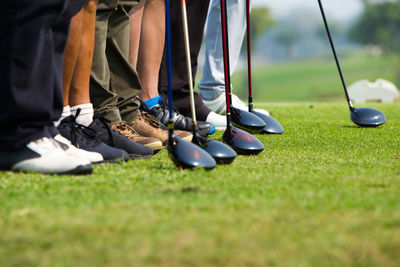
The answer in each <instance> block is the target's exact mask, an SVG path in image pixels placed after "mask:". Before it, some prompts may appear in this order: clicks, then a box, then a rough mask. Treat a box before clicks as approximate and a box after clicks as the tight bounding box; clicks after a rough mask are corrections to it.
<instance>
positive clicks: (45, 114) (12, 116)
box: [0, 0, 84, 150]
mask: <svg viewBox="0 0 400 267" xmlns="http://www.w3.org/2000/svg"><path fill="white" fill-rule="evenodd" d="M83 4H84V1H82V0H67V1H66V0H41V1H30V0H3V1H2V2H1V6H0V33H1V38H0V62H1V63H0V91H1V97H0V149H2V150H12V149H19V148H21V147H23V146H25V145H26V144H27V143H29V142H31V141H33V140H36V139H39V138H42V137H53V136H54V135H56V134H57V130H56V128H55V127H54V125H53V121H55V120H57V119H58V118H59V117H60V115H61V111H62V108H63V98H62V65H63V53H64V46H65V43H66V39H67V34H68V30H69V23H70V19H71V17H72V16H73V15H74V14H75V13H76V12H77V11H79V9H80V8H82V6H83Z"/></svg>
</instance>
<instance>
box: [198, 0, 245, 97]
mask: <svg viewBox="0 0 400 267" xmlns="http://www.w3.org/2000/svg"><path fill="white" fill-rule="evenodd" d="M227 8H228V22H229V27H228V28H229V57H230V59H229V60H230V67H231V68H230V69H231V74H233V72H234V71H235V68H236V66H237V62H238V59H239V55H240V49H241V47H242V43H243V38H244V35H245V33H246V5H245V1H244V0H231V1H228V3H227ZM220 10H221V9H220V1H219V0H211V4H210V9H209V12H208V19H207V24H206V57H205V61H204V67H203V77H202V78H201V80H200V82H199V84H198V87H199V88H200V95H201V97H202V98H203V99H204V100H212V99H215V98H217V97H218V96H219V95H220V94H222V93H224V92H225V80H224V61H223V55H222V35H221V13H220V12H221V11H220Z"/></svg>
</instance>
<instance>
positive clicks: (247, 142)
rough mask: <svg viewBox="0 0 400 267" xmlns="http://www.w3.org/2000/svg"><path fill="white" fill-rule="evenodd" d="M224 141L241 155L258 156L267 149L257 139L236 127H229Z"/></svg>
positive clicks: (223, 138)
mask: <svg viewBox="0 0 400 267" xmlns="http://www.w3.org/2000/svg"><path fill="white" fill-rule="evenodd" d="M222 140H223V141H224V142H225V143H226V144H228V145H229V146H230V147H231V148H233V149H234V150H235V151H236V152H237V153H238V154H240V155H257V154H259V153H260V152H261V151H263V150H264V149H265V147H264V145H263V144H262V143H261V142H260V141H259V140H258V139H257V138H256V137H254V136H253V135H251V134H249V133H248V132H245V131H243V130H240V129H238V128H235V127H227V128H226V130H225V132H224V135H223V136H222Z"/></svg>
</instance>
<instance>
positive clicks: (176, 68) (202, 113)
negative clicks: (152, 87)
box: [159, 0, 211, 121]
mask: <svg viewBox="0 0 400 267" xmlns="http://www.w3.org/2000/svg"><path fill="white" fill-rule="evenodd" d="M180 5H181V3H180V1H172V2H171V28H172V34H171V39H172V44H173V45H172V51H171V52H172V58H173V59H174V60H173V62H172V89H173V96H174V103H173V104H174V107H175V108H176V109H177V110H178V111H179V112H180V113H182V114H183V115H185V116H190V114H191V110H190V105H189V85H188V77H187V69H186V55H185V43H184V36H183V30H182V17H181V7H180ZM186 5H187V13H188V25H189V36H190V52H191V61H192V75H193V79H194V80H195V77H196V72H197V56H198V54H199V51H200V46H201V42H202V40H203V30H204V24H205V21H206V17H207V11H208V5H209V0H204V1H197V0H190V1H186ZM167 89H168V79H167V64H166V53H164V56H163V61H162V64H161V68H160V80H159V90H160V92H161V93H162V95H163V99H166V95H167ZM195 104H196V115H197V118H198V120H199V121H205V120H206V119H207V116H208V115H209V113H210V112H211V110H210V109H208V108H207V107H206V106H205V105H204V104H203V102H202V100H201V98H200V96H199V95H198V94H197V93H195Z"/></svg>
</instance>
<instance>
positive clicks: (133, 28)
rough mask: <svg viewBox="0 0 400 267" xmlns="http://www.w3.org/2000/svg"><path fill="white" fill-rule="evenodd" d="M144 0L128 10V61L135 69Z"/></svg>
mask: <svg viewBox="0 0 400 267" xmlns="http://www.w3.org/2000/svg"><path fill="white" fill-rule="evenodd" d="M145 3H146V0H142V1H140V2H139V3H138V4H136V5H135V6H133V8H132V9H131V10H130V11H129V20H130V40H129V62H130V63H131V64H132V66H133V67H134V68H135V69H136V68H137V60H138V54H139V42H140V34H141V28H142V17H143V8H144V5H145Z"/></svg>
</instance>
